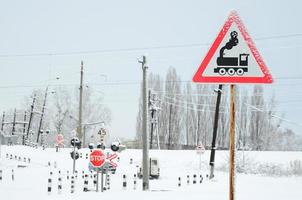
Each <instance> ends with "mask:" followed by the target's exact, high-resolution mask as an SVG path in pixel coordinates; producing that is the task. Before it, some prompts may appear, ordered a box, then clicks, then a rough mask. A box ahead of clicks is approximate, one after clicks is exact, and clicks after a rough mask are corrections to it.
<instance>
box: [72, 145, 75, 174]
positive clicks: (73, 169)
mask: <svg viewBox="0 0 302 200" xmlns="http://www.w3.org/2000/svg"><path fill="white" fill-rule="evenodd" d="M75 148H76V145H73V158H72V159H73V164H72V173H73V174H74V172H75V165H76V155H75Z"/></svg>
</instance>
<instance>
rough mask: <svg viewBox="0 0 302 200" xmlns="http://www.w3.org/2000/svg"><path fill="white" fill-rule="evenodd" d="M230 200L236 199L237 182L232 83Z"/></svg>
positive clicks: (233, 90)
mask: <svg viewBox="0 0 302 200" xmlns="http://www.w3.org/2000/svg"><path fill="white" fill-rule="evenodd" d="M229 179H230V194H229V195H230V200H234V183H235V85H231V99H230V177H229Z"/></svg>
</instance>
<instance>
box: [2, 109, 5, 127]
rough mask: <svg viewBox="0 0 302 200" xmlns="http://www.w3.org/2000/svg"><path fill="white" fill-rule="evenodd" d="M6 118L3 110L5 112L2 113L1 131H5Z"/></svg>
mask: <svg viewBox="0 0 302 200" xmlns="http://www.w3.org/2000/svg"><path fill="white" fill-rule="evenodd" d="M4 119H5V112H3V114H2V123H1V131H3V128H4Z"/></svg>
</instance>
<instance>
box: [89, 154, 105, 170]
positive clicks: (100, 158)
mask: <svg viewBox="0 0 302 200" xmlns="http://www.w3.org/2000/svg"><path fill="white" fill-rule="evenodd" d="M105 161H106V156H105V154H104V153H103V151H101V150H94V151H93V152H91V154H90V162H91V164H92V166H93V167H96V168H99V167H102V166H103V165H104V164H105Z"/></svg>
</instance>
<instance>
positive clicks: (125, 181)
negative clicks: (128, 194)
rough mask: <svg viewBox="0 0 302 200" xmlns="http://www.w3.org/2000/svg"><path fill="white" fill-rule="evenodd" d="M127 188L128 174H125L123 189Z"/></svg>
mask: <svg viewBox="0 0 302 200" xmlns="http://www.w3.org/2000/svg"><path fill="white" fill-rule="evenodd" d="M126 188H127V178H126V174H124V175H123V189H124V190H125V189H126Z"/></svg>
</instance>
